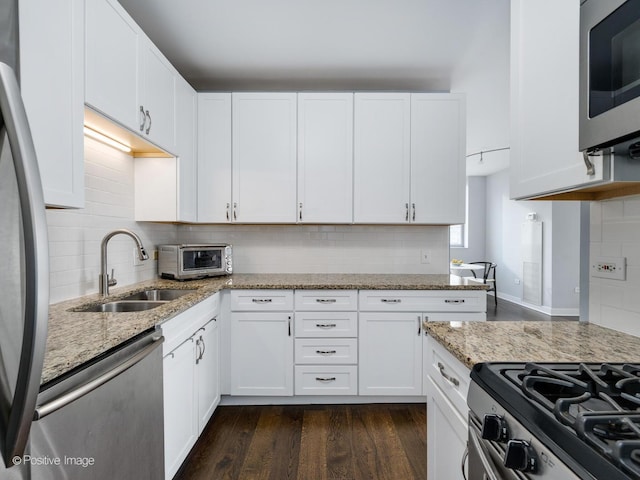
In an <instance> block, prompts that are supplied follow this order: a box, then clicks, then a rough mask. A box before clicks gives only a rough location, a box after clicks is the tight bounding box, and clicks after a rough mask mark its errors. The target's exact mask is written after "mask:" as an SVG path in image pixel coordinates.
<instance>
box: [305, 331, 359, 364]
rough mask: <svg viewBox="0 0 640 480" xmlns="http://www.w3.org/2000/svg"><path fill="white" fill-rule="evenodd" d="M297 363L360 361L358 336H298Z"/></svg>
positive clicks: (354, 362) (349, 362)
mask: <svg viewBox="0 0 640 480" xmlns="http://www.w3.org/2000/svg"><path fill="white" fill-rule="evenodd" d="M295 363H304V364H314V365H315V364H317V365H333V364H336V363H339V364H354V365H355V364H357V363H358V340H357V339H356V338H336V339H327V340H322V339H313V338H297V339H296V341H295Z"/></svg>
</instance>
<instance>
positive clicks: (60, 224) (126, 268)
mask: <svg viewBox="0 0 640 480" xmlns="http://www.w3.org/2000/svg"><path fill="white" fill-rule="evenodd" d="M84 150H85V208H83V209H78V210H47V223H48V225H49V256H50V262H49V268H50V302H51V303H56V302H59V301H62V300H67V299H70V298H75V297H79V296H82V295H87V294H90V293H96V292H97V291H98V275H99V273H100V242H101V241H102V238H103V237H104V236H105V234H107V233H108V232H110V231H112V230H115V229H118V228H128V229H130V230H133V231H134V232H136V233H137V234H138V235H139V236H140V237H141V239H142V242H143V244H144V245H145V247H146V248H147V249H148V250H149V251H152V250H153V246H154V245H155V244H157V243H162V242H174V241H175V239H176V227H175V225H165V224H147V223H139V222H136V221H134V220H133V211H134V208H133V207H134V203H133V201H134V196H133V162H134V161H135V160H134V159H133V158H132V157H130V156H128V155H125V154H123V153H120V152H119V151H117V150H114V149H113V148H111V147H107V146H105V145H103V144H101V143H99V142H96V141H94V140H91V139H88V138H87V139H85V147H84ZM134 248H135V244H134V242H133V240H132V239H131V238H129V237H128V236H125V235H117V236H115V237H113V238H112V239H111V240H110V242H109V248H108V259H109V265H108V267H109V273H110V272H111V269H112V268H113V269H114V270H115V275H114V276H115V278H116V279H117V280H118V285H119V286H121V285H128V284H131V283H135V282H141V281H144V280H149V279H152V278H153V277H154V276H155V274H156V262H155V261H153V260H147V261H145V262H142V265H139V266H134V261H133V259H134Z"/></svg>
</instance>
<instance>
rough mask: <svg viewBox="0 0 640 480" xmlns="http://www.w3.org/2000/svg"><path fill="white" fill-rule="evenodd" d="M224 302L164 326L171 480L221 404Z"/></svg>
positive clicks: (215, 299) (209, 302)
mask: <svg viewBox="0 0 640 480" xmlns="http://www.w3.org/2000/svg"><path fill="white" fill-rule="evenodd" d="M219 296H220V295H219V294H216V295H214V296H212V297H209V298H208V299H206V300H204V301H202V302H200V303H198V304H197V305H195V306H194V307H191V308H190V309H189V310H187V311H185V312H183V313H181V314H180V315H177V316H176V317H174V318H173V319H171V320H169V321H168V322H166V323H164V324H163V325H162V332H163V335H164V337H165V344H164V346H163V354H164V358H163V396H164V459H165V479H171V478H173V476H174V475H175V474H176V472H177V471H178V469H179V468H180V466H181V465H182V462H183V461H184V459H185V458H186V457H187V455H188V454H189V451H190V450H191V448H192V447H193V445H194V444H195V443H196V440H197V439H198V436H199V435H200V434H201V433H202V431H203V429H204V427H205V426H206V424H207V422H208V421H209V419H210V418H211V415H213V412H214V410H215V408H216V407H217V405H218V404H219V403H220V362H219V358H220V357H219V350H220V345H219V329H218V322H217V316H218V314H219Z"/></svg>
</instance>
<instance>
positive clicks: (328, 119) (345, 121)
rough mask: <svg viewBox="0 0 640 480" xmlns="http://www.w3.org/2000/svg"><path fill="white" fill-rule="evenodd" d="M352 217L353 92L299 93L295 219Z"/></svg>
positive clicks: (348, 220)
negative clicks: (296, 216) (296, 205)
mask: <svg viewBox="0 0 640 480" xmlns="http://www.w3.org/2000/svg"><path fill="white" fill-rule="evenodd" d="M352 221H353V93H299V94H298V223H351V222H352Z"/></svg>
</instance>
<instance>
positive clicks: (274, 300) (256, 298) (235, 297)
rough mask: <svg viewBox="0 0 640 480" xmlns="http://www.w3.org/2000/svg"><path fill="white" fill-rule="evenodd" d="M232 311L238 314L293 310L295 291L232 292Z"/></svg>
mask: <svg viewBox="0 0 640 480" xmlns="http://www.w3.org/2000/svg"><path fill="white" fill-rule="evenodd" d="M231 310H232V311H237V312H250V311H260V312H264V311H268V310H274V311H286V310H293V291H292V290H231Z"/></svg>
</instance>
